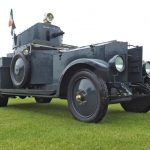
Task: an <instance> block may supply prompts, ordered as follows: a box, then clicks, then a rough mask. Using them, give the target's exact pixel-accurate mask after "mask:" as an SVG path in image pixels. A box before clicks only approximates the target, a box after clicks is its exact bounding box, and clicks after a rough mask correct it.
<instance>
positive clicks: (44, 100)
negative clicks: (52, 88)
mask: <svg viewBox="0 0 150 150" xmlns="http://www.w3.org/2000/svg"><path fill="white" fill-rule="evenodd" d="M51 100H52V98H47V97H35V101H36V102H37V103H50V102H51Z"/></svg>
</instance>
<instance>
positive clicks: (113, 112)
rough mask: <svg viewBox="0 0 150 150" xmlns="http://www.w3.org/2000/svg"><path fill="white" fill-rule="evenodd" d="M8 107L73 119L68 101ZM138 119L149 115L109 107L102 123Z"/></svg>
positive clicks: (10, 105) (9, 107)
mask: <svg viewBox="0 0 150 150" xmlns="http://www.w3.org/2000/svg"><path fill="white" fill-rule="evenodd" d="M8 109H13V110H18V111H19V112H20V111H26V112H32V113H36V114H44V115H48V116H52V117H56V118H62V117H63V118H65V119H67V120H68V119H72V120H73V117H72V116H71V114H70V112H69V109H68V106H67V104H66V103H59V102H51V103H50V104H38V103H35V102H29V103H28V102H27V103H11V104H9V105H8ZM135 117H136V119H138V118H139V119H144V118H145V117H146V118H147V117H149V115H148V116H147V115H146V114H144V118H143V113H142V114H139V113H129V112H125V111H124V110H123V109H121V108H109V109H108V112H107V113H106V116H105V119H104V120H103V121H102V122H101V123H100V124H103V125H104V124H112V123H113V124H114V123H115V124H116V123H119V122H120V121H121V120H122V119H123V120H128V121H130V120H131V121H133V120H134V118H135Z"/></svg>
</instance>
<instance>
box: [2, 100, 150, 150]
mask: <svg viewBox="0 0 150 150" xmlns="http://www.w3.org/2000/svg"><path fill="white" fill-rule="evenodd" d="M59 149H60V150H150V113H147V114H134V113H127V112H124V111H123V109H122V108H121V107H120V105H110V106H109V111H108V113H107V115H106V117H105V119H104V120H103V121H102V122H101V123H98V124H87V123H82V122H79V121H76V120H75V119H73V118H72V116H71V114H70V113H69V111H68V108H67V102H66V101H61V100H58V99H57V100H53V101H52V102H51V104H36V103H35V101H34V99H31V98H30V99H25V100H19V99H18V100H13V99H11V100H10V101H9V105H8V107H7V108H0V150H59Z"/></svg>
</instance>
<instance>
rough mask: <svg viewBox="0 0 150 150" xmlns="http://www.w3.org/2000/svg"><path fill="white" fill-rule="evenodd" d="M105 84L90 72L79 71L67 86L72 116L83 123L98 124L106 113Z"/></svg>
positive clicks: (106, 92)
mask: <svg viewBox="0 0 150 150" xmlns="http://www.w3.org/2000/svg"><path fill="white" fill-rule="evenodd" d="M107 96H108V91H107V87H106V84H105V82H104V81H103V80H102V79H100V78H98V77H97V76H96V75H95V74H94V73H93V72H91V71H90V70H80V71H79V72H77V73H76V74H75V75H74V76H73V77H72V78H71V80H70V82H69V86H68V106H69V109H70V111H71V113H72V115H73V116H74V117H75V118H76V119H78V120H80V121H84V122H98V121H100V120H102V119H103V117H104V116H105V114H106V112H107V108H108V101H107Z"/></svg>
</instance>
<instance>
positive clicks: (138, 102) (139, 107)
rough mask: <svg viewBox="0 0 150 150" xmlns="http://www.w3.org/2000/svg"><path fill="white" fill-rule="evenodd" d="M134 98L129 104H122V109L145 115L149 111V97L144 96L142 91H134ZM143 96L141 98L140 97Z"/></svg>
mask: <svg viewBox="0 0 150 150" xmlns="http://www.w3.org/2000/svg"><path fill="white" fill-rule="evenodd" d="M133 93H134V96H135V97H133V98H132V100H131V101H129V102H122V103H121V106H122V108H123V109H124V110H125V111H127V112H135V113H146V112H148V111H149V110H150V96H144V95H145V94H148V93H145V92H144V91H140V90H137V91H134V92H133ZM142 95H143V96H142Z"/></svg>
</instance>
